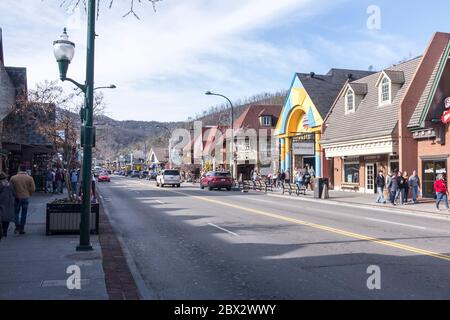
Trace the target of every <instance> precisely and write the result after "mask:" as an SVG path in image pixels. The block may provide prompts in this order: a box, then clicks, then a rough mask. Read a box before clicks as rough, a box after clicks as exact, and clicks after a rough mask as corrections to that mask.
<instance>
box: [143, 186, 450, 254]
mask: <svg viewBox="0 0 450 320" xmlns="http://www.w3.org/2000/svg"><path fill="white" fill-rule="evenodd" d="M151 187H153V186H151ZM153 188H156V187H153ZM165 191H167V192H172V193H176V194H180V195H183V196H187V197H191V198H194V199H198V200H201V201H205V202H209V203H214V204H218V205H222V206H225V207H230V208H234V209H239V210H242V211H245V212H251V213H254V214H257V215H260V216H265V217H270V218H274V219H278V220H283V221H287V222H291V223H294V224H297V225H302V226H306V227H311V228H314V229H318V230H323V231H328V232H332V233H335V234H339V235H343V236H346V237H350V238H353V239H358V240H364V241H369V242H373V243H378V244H381V245H384V246H388V247H392V248H396V249H401V250H405V251H409V252H414V253H418V254H422V255H426V256H431V257H435V258H438V259H441V260H446V261H450V256H448V255H445V254H442V253H437V252H433V251H429V250H424V249H420V248H416V247H412V246H408V245H406V244H400V243H396V242H392V241H388V240H382V239H379V238H374V237H369V236H365V235H362V234H359V233H354V232H349V231H345V230H341V229H336V228H332V227H327V226H324V225H320V224H317V223H311V222H307V221H303V220H299V219H295V218H290V217H287V216H283V215H279V214H275V213H270V212H267V211H262V210H257V209H252V208H247V207H243V206H239V205H236V204H232V203H227V202H223V201H219V200H213V199H209V198H207V197H201V196H192V195H189V194H187V193H183V192H180V191H174V190H167V189H166V190H165Z"/></svg>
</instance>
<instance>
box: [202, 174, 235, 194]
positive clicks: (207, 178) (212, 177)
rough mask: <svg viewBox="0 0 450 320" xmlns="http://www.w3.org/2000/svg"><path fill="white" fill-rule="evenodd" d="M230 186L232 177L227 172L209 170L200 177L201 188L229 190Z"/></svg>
mask: <svg viewBox="0 0 450 320" xmlns="http://www.w3.org/2000/svg"><path fill="white" fill-rule="evenodd" d="M232 186H233V178H231V175H230V173H229V172H220V171H210V172H208V173H206V174H205V175H204V176H203V177H202V178H201V179H200V188H201V189H204V188H208V189H209V190H213V189H218V190H220V189H227V190H228V191H230V190H231V187H232Z"/></svg>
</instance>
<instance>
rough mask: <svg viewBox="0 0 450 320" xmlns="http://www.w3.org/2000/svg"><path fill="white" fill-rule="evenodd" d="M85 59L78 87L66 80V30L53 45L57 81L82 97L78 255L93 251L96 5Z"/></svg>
mask: <svg viewBox="0 0 450 320" xmlns="http://www.w3.org/2000/svg"><path fill="white" fill-rule="evenodd" d="M87 3H88V4H87V11H88V19H87V57H86V82H85V84H84V85H83V84H80V83H78V82H76V81H74V80H72V79H70V78H67V70H68V68H69V64H70V62H71V61H72V59H73V57H74V54H75V44H74V43H73V42H70V41H69V40H68V39H69V36H68V35H67V31H66V29H64V33H63V34H62V36H61V39H60V40H57V41H55V42H54V43H53V47H54V54H55V58H56V60H57V62H58V64H59V71H60V79H61V80H62V81H66V80H67V81H70V82H72V83H73V84H75V85H76V86H77V87H78V88H79V89H81V91H82V92H83V93H84V94H85V107H84V108H82V110H81V112H80V114H81V120H82V124H81V133H82V143H83V168H82V190H83V199H82V205H81V219H80V244H79V245H78V246H77V251H91V250H93V248H92V245H91V243H90V226H89V220H90V214H91V197H90V194H91V180H92V146H93V144H94V141H93V140H94V139H93V136H94V134H93V133H94V127H93V103H94V53H95V17H96V1H95V0H88V1H87Z"/></svg>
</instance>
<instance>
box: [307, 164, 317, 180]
mask: <svg viewBox="0 0 450 320" xmlns="http://www.w3.org/2000/svg"><path fill="white" fill-rule="evenodd" d="M308 173H309V175H310V176H311V178H312V179H314V178H315V177H316V171H315V170H314V166H311V168H309V170H308Z"/></svg>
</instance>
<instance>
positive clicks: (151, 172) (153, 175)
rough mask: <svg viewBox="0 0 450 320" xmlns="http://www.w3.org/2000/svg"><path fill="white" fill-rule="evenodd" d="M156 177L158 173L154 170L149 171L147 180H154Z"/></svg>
mask: <svg viewBox="0 0 450 320" xmlns="http://www.w3.org/2000/svg"><path fill="white" fill-rule="evenodd" d="M156 177H158V173H157V172H155V171H150V172H149V174H148V176H147V180H156Z"/></svg>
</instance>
